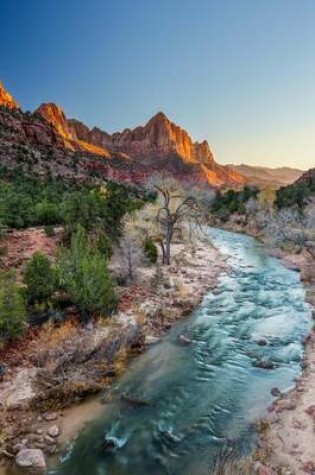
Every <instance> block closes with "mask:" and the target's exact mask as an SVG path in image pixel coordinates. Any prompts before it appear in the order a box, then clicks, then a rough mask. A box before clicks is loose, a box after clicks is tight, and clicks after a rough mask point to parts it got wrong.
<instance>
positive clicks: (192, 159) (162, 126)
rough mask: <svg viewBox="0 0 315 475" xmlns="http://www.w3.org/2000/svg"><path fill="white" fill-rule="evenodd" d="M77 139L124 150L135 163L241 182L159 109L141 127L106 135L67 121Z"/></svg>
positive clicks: (213, 182)
mask: <svg viewBox="0 0 315 475" xmlns="http://www.w3.org/2000/svg"><path fill="white" fill-rule="evenodd" d="M69 125H70V129H71V132H72V134H73V135H75V136H76V137H77V138H79V139H81V140H84V141H86V142H88V143H91V144H93V145H95V146H98V147H102V148H105V149H106V150H108V151H109V152H110V153H117V152H119V153H123V154H125V155H127V156H129V157H131V158H132V159H134V160H135V161H136V162H137V163H138V164H141V165H142V166H147V167H153V169H154V170H158V169H161V170H167V171H170V172H173V173H175V174H176V173H177V174H185V175H187V174H191V175H192V176H193V177H194V178H197V179H198V180H201V181H203V182H208V183H209V184H211V185H214V186H220V185H225V184H242V183H244V178H243V176H242V175H241V174H240V173H238V172H236V171H234V170H231V169H230V168H228V167H224V166H222V165H219V164H217V163H216V162H215V160H214V158H213V155H212V152H211V150H210V148H209V145H208V143H207V142H206V141H203V142H201V143H198V142H193V141H192V139H191V137H190V136H189V134H188V133H187V132H186V131H185V130H184V129H182V128H181V127H179V126H177V125H176V124H174V123H173V122H171V121H170V120H169V119H168V118H167V117H166V115H165V114H163V113H162V112H159V113H158V114H156V115H155V116H154V117H152V119H150V120H149V122H147V124H146V125H144V126H139V127H136V128H135V129H125V130H124V131H123V132H116V133H114V134H108V133H106V132H104V131H102V130H101V129H99V128H97V127H94V128H93V129H91V130H90V129H89V128H88V127H86V126H85V125H84V124H82V123H81V122H79V121H77V120H70V121H69Z"/></svg>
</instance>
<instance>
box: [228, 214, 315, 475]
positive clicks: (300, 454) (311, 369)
mask: <svg viewBox="0 0 315 475" xmlns="http://www.w3.org/2000/svg"><path fill="white" fill-rule="evenodd" d="M224 228H225V229H228V230H231V231H233V232H240V233H246V234H249V235H252V236H254V237H255V238H257V239H259V240H260V241H261V242H262V243H263V244H264V246H265V249H266V251H267V252H268V254H270V255H272V256H274V257H276V258H278V259H280V260H281V262H282V263H283V264H284V265H285V266H286V267H288V268H289V269H293V270H296V271H298V272H299V273H300V278H301V281H302V282H303V285H304V287H305V289H306V300H307V301H308V302H309V304H310V305H311V308H312V309H313V311H312V316H313V320H315V259H314V255H313V253H312V252H310V250H308V249H307V248H302V249H300V250H299V251H300V252H298V253H295V252H292V250H290V249H287V250H284V249H281V248H275V247H274V246H272V245H270V243H269V242H268V239H267V238H266V236H264V234H263V233H261V232H258V231H257V230H256V229H255V228H253V227H251V226H246V227H244V226H243V225H236V224H235V223H233V224H230V225H226V226H224ZM302 368H303V372H302V374H301V376H300V377H299V378H298V379H297V380H296V385H295V387H294V388H293V389H292V390H291V391H289V392H287V393H284V394H281V393H280V391H278V388H274V394H275V395H278V399H277V400H276V401H274V402H273V404H272V405H271V406H269V408H268V414H267V416H266V418H265V419H264V420H262V421H261V423H260V424H259V432H260V435H259V448H258V450H257V451H256V453H255V454H254V459H255V460H257V459H260V460H261V461H262V462H263V463H265V464H267V466H268V467H270V471H269V468H267V467H266V468H265V469H266V475H269V474H270V475H272V474H280V475H301V474H311V475H314V474H315V453H314V447H315V325H314V326H313V329H312V330H311V332H310V333H309V334H308V335H307V336H306V337H305V339H304V357H303V364H302ZM263 473H264V474H265V472H263Z"/></svg>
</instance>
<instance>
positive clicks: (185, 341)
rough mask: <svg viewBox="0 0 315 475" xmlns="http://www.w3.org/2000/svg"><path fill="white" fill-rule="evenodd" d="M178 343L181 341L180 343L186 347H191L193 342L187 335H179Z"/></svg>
mask: <svg viewBox="0 0 315 475" xmlns="http://www.w3.org/2000/svg"><path fill="white" fill-rule="evenodd" d="M178 341H180V343H183V344H184V345H189V344H190V343H191V340H190V339H189V338H187V337H186V336H185V335H179V337H178Z"/></svg>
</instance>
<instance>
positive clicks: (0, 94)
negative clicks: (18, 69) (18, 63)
mask: <svg viewBox="0 0 315 475" xmlns="http://www.w3.org/2000/svg"><path fill="white" fill-rule="evenodd" d="M0 106H4V107H7V108H8V109H17V108H18V107H19V105H18V103H17V102H16V101H15V100H14V99H13V97H12V96H11V94H9V93H8V92H7V91H6V90H5V88H4V86H3V83H2V82H1V81H0Z"/></svg>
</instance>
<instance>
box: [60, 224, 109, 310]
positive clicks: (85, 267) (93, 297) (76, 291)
mask: <svg viewBox="0 0 315 475" xmlns="http://www.w3.org/2000/svg"><path fill="white" fill-rule="evenodd" d="M57 273H58V280H59V285H60V287H61V288H62V289H63V290H65V291H66V292H67V293H68V294H69V296H70V298H71V300H72V301H73V303H75V304H76V305H77V307H78V308H79V309H80V310H81V312H92V313H98V314H101V315H103V316H106V315H109V314H110V313H111V312H112V311H113V309H114V307H115V303H116V299H115V293H114V289H113V284H112V280H111V278H110V276H109V273H108V268H107V260H106V258H105V257H104V255H103V254H102V253H101V252H100V251H99V250H98V249H96V248H95V247H94V246H93V244H92V243H91V242H90V241H89V238H88V235H87V233H86V231H85V230H84V229H83V228H82V227H80V226H79V227H78V228H77V229H76V231H75V232H74V233H73V235H72V237H71V243H70V248H66V247H61V248H60V249H59V251H58V256H57Z"/></svg>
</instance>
